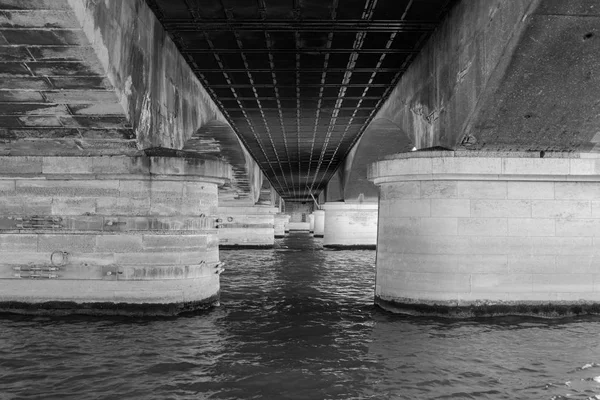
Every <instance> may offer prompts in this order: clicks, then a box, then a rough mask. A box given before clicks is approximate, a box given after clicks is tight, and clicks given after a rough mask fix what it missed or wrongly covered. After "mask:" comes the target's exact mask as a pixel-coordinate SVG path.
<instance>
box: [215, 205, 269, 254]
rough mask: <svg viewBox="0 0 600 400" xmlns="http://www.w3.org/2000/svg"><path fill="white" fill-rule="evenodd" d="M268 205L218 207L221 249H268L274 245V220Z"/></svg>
mask: <svg viewBox="0 0 600 400" xmlns="http://www.w3.org/2000/svg"><path fill="white" fill-rule="evenodd" d="M278 212H279V209H278V208H276V207H272V206H270V205H254V206H247V207H231V206H220V207H219V213H218V214H219V216H218V218H217V221H216V222H217V227H218V229H219V246H220V247H221V248H249V247H250V248H259V247H260V248H270V247H273V244H274V243H275V235H276V234H275V229H274V227H275V218H276V214H277V213H278Z"/></svg>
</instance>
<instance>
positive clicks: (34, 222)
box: [0, 157, 229, 314]
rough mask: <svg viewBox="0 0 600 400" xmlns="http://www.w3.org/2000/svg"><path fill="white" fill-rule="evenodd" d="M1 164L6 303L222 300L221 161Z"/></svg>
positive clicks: (0, 275)
mask: <svg viewBox="0 0 600 400" xmlns="http://www.w3.org/2000/svg"><path fill="white" fill-rule="evenodd" d="M0 165H1V167H2V168H1V170H2V174H0V309H10V310H12V311H15V310H16V311H20V312H23V310H29V311H40V310H42V309H47V308H53V307H54V306H52V304H56V302H59V303H66V304H67V305H64V304H63V305H61V306H60V308H61V309H63V311H64V310H65V309H76V310H77V312H86V313H92V314H102V313H127V310H128V308H127V307H121V306H119V305H118V304H119V303H124V304H128V305H129V306H128V307H130V308H131V307H133V308H132V309H135V310H137V311H136V313H150V314H173V313H176V312H179V311H181V310H183V309H189V308H190V307H195V305H198V304H201V303H212V302H214V301H216V299H217V298H218V293H219V275H218V273H217V272H218V271H217V269H218V264H219V249H218V238H217V231H216V229H215V227H214V218H215V214H216V211H217V185H218V184H219V182H223V181H224V179H225V178H226V176H227V174H228V171H229V168H228V167H225V166H224V165H223V164H221V163H220V162H204V161H199V160H189V159H182V158H176V159H169V158H163V157H0ZM26 304H29V305H31V304H38V306H36V307H31V306H25V305H26ZM94 304H96V305H94ZM148 305H155V306H157V307H154V306H148ZM147 306H148V307H147ZM159 306H160V307H162V308H160V307H159ZM136 307H137V308H136ZM145 307H146V308H150V310H149V311H148V310H146V309H145Z"/></svg>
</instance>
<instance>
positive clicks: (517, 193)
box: [507, 182, 554, 200]
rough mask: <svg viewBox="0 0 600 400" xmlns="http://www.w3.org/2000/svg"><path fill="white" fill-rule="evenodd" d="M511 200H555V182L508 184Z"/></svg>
mask: <svg viewBox="0 0 600 400" xmlns="http://www.w3.org/2000/svg"><path fill="white" fill-rule="evenodd" d="M507 185H508V198H509V199H524V200H531V199H540V200H541V199H554V182H507Z"/></svg>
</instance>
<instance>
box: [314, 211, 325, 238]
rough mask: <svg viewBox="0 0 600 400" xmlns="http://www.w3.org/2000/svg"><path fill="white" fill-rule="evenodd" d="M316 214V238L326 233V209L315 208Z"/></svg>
mask: <svg viewBox="0 0 600 400" xmlns="http://www.w3.org/2000/svg"><path fill="white" fill-rule="evenodd" d="M313 215H314V222H313V224H314V226H313V233H314V234H313V236H314V237H316V238H322V237H323V235H324V234H325V211H323V210H315V211H314V212H313Z"/></svg>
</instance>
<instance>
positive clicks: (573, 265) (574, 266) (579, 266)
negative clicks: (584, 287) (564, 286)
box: [546, 254, 600, 274]
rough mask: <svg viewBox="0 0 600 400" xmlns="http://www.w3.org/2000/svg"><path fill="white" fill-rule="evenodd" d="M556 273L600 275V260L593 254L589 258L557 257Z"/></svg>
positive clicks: (574, 256) (577, 256)
mask: <svg viewBox="0 0 600 400" xmlns="http://www.w3.org/2000/svg"><path fill="white" fill-rule="evenodd" d="M546 272H549V271H546ZM555 272H563V273H564V272H569V273H573V274H592V273H594V274H595V273H600V258H599V257H598V256H597V255H593V254H589V255H587V256H579V255H570V256H556V271H555Z"/></svg>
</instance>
